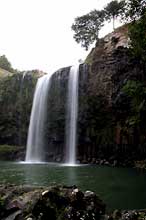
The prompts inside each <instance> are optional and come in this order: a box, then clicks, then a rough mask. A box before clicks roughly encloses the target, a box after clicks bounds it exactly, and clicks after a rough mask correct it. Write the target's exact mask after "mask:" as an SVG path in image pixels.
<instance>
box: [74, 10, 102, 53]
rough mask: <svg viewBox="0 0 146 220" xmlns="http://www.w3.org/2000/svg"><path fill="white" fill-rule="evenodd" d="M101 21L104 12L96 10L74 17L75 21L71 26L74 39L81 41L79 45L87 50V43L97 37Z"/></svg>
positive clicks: (90, 42)
mask: <svg viewBox="0 0 146 220" xmlns="http://www.w3.org/2000/svg"><path fill="white" fill-rule="evenodd" d="M103 22H104V12H103V11H97V10H94V11H91V12H90V13H88V14H86V15H83V16H81V17H77V18H75V23H74V24H73V25H72V27H71V28H72V30H73V31H74V32H75V34H74V39H75V41H76V42H77V43H81V46H82V47H84V48H85V49H86V50H88V47H89V45H90V44H92V43H93V42H94V41H95V40H97V39H98V33H99V30H100V29H101V27H102V26H103Z"/></svg>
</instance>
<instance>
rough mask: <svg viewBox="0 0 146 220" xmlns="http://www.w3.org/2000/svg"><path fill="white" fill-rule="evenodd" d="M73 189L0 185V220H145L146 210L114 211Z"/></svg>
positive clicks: (97, 198) (95, 198)
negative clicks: (108, 210) (107, 210)
mask: <svg viewBox="0 0 146 220" xmlns="http://www.w3.org/2000/svg"><path fill="white" fill-rule="evenodd" d="M105 207H106V206H105V204H104V202H103V201H102V200H101V199H100V198H99V197H98V196H97V195H96V194H95V193H94V192H91V191H86V192H82V191H80V190H79V189H78V188H77V187H76V186H71V187H67V186H51V187H31V186H15V185H0V219H1V220H48V219H50V220H68V219H71V220H100V219H101V220H145V219H146V210H122V211H121V210H114V211H113V212H112V213H108V214H106V210H105Z"/></svg>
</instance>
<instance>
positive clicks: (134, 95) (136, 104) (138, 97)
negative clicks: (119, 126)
mask: <svg viewBox="0 0 146 220" xmlns="http://www.w3.org/2000/svg"><path fill="white" fill-rule="evenodd" d="M122 90H123V92H124V93H125V94H126V95H127V96H129V98H130V100H131V105H130V109H129V116H128V119H127V124H128V125H129V126H130V127H131V126H139V124H140V123H141V119H142V118H141V113H142V112H144V111H146V87H145V85H144V84H143V83H142V82H138V81H132V80H129V81H127V83H126V84H125V85H124V87H123V89H122Z"/></svg>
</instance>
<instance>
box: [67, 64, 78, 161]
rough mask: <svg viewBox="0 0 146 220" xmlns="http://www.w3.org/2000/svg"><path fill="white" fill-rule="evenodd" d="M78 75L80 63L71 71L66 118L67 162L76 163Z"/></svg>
mask: <svg viewBox="0 0 146 220" xmlns="http://www.w3.org/2000/svg"><path fill="white" fill-rule="evenodd" d="M78 77H79V65H77V66H72V67H71V69H70V72H69V81H68V97H67V120H66V163H69V164H75V163H76V136H77V116H78Z"/></svg>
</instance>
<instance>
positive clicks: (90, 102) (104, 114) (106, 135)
mask: <svg viewBox="0 0 146 220" xmlns="http://www.w3.org/2000/svg"><path fill="white" fill-rule="evenodd" d="M86 63H88V64H89V66H90V69H89V80H88V86H87V88H88V96H87V110H86V115H87V120H86V125H84V126H85V127H86V131H85V133H86V135H85V136H86V139H87V142H86V143H83V146H82V154H81V155H82V161H87V162H93V163H95V161H96V162H97V163H100V161H101V159H103V158H105V159H106V160H108V161H110V162H111V163H113V161H119V163H123V164H124V163H126V164H127V163H131V160H136V159H141V156H142V155H143V157H145V156H146V154H145V150H144V149H145V147H144V144H145V138H144V132H145V131H146V129H145V126H144V125H142V124H141V127H140V126H139V124H138V123H137V124H136V123H135V122H134V123H135V124H130V123H129V121H130V120H131V119H132V115H133V116H134V117H135V118H136V117H138V116H137V115H138V114H140V115H141V112H140V111H139V112H135V114H133V111H134V110H133V109H132V103H134V102H133V100H134V99H135V98H134V96H133V97H132V96H131V97H130V96H129V95H128V94H127V93H126V92H124V90H123V88H124V86H125V85H126V84H127V83H128V82H134V83H136V84H137V82H138V83H140V84H142V83H143V82H144V81H145V73H144V67H143V66H142V65H141V63H140V62H139V61H138V60H135V59H133V58H132V57H131V55H130V52H129V48H128V38H127V26H123V27H121V28H119V29H117V30H116V31H115V32H113V33H111V34H109V35H107V36H106V37H105V38H103V39H100V40H99V42H98V43H97V45H96V47H95V48H94V49H93V50H92V51H91V53H90V54H89V56H88V57H87V59H86ZM143 103H145V98H144V99H143ZM142 111H143V112H142V114H143V118H145V115H146V112H145V104H144V105H143V107H142ZM139 118H140V117H139ZM139 118H138V119H139ZM139 120H141V118H140V119H139ZM128 123H129V124H128ZM127 124H128V125H127ZM143 124H144V122H143ZM134 131H138V132H137V133H136V132H134ZM80 148H81V146H80V147H79V149H80ZM97 158H99V160H97ZM106 160H105V161H106ZM128 161H129V162H128Z"/></svg>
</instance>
